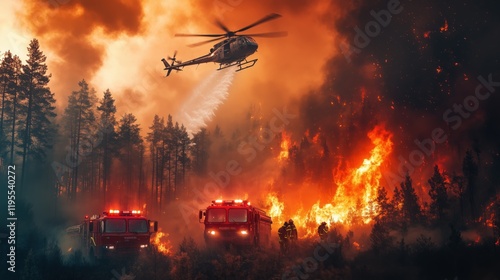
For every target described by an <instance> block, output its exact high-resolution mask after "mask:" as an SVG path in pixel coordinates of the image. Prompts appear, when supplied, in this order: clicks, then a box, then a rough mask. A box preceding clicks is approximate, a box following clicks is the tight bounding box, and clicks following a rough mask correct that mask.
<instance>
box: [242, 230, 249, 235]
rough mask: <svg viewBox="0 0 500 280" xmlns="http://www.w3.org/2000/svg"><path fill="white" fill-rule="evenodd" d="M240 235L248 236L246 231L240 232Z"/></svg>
mask: <svg viewBox="0 0 500 280" xmlns="http://www.w3.org/2000/svg"><path fill="white" fill-rule="evenodd" d="M240 233H241V234H243V235H247V234H248V231H246V230H242V231H240Z"/></svg>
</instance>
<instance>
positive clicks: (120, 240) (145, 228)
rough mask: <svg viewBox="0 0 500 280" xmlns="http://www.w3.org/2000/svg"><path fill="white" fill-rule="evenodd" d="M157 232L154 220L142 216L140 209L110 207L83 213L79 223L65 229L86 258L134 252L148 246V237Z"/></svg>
mask: <svg viewBox="0 0 500 280" xmlns="http://www.w3.org/2000/svg"><path fill="white" fill-rule="evenodd" d="M157 231H158V222H157V221H151V220H148V219H146V218H145V217H144V216H142V214H141V211H139V210H132V211H121V210H114V209H111V210H109V211H107V212H103V214H102V215H93V216H92V217H89V216H85V218H84V220H83V222H82V223H81V224H79V225H76V226H72V227H69V228H67V229H66V233H67V234H68V235H70V236H72V237H73V238H74V239H75V241H77V243H79V244H76V245H77V246H79V247H80V248H82V251H83V252H84V253H86V254H88V256H89V258H90V259H94V258H102V257H105V256H108V255H111V254H122V253H125V254H127V253H137V252H138V251H141V250H143V249H146V248H148V247H149V246H150V236H151V234H152V233H153V232H157Z"/></svg>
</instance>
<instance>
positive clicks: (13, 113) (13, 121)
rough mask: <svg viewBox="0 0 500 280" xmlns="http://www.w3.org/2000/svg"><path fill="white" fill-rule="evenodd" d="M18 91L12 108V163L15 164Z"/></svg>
mask: <svg viewBox="0 0 500 280" xmlns="http://www.w3.org/2000/svg"><path fill="white" fill-rule="evenodd" d="M16 103H17V93H16V92H14V100H13V103H12V104H13V105H12V106H13V108H12V134H11V136H10V164H14V149H15V146H16V145H15V144H14V143H15V141H14V139H15V134H16V109H17V106H16V105H17V104H16Z"/></svg>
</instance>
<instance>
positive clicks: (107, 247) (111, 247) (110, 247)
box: [106, 245, 115, 250]
mask: <svg viewBox="0 0 500 280" xmlns="http://www.w3.org/2000/svg"><path fill="white" fill-rule="evenodd" d="M114 248H115V246H113V245H111V246H106V249H110V250H113V249H114Z"/></svg>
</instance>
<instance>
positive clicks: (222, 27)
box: [215, 20, 234, 37]
mask: <svg viewBox="0 0 500 280" xmlns="http://www.w3.org/2000/svg"><path fill="white" fill-rule="evenodd" d="M215 24H216V25H217V26H218V27H219V28H221V29H222V30H224V31H226V34H227V35H228V37H229V36H232V35H234V33H233V32H232V31H231V30H229V28H227V26H225V25H224V24H223V23H222V22H221V21H220V20H216V21H215ZM229 34H232V35H229Z"/></svg>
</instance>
